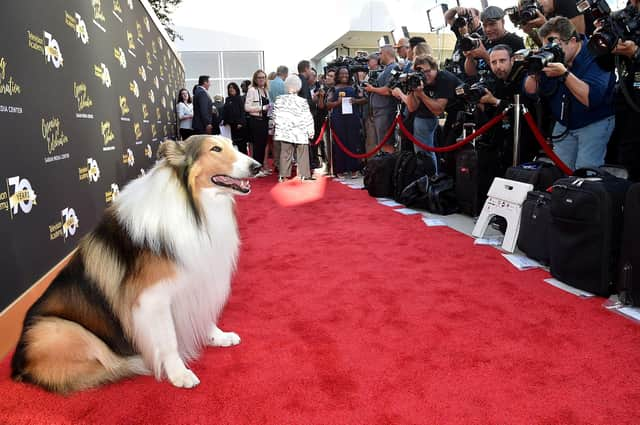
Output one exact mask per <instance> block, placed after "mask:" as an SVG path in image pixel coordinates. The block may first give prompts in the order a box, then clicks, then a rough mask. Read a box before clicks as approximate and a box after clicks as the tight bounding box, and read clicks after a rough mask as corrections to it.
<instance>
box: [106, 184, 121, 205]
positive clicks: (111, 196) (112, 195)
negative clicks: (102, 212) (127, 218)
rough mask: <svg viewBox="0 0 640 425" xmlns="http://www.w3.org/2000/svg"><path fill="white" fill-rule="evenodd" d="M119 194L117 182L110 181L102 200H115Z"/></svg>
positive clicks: (107, 201)
mask: <svg viewBox="0 0 640 425" xmlns="http://www.w3.org/2000/svg"><path fill="white" fill-rule="evenodd" d="M119 194H120V188H119V187H118V185H117V184H115V183H111V187H110V190H109V191H107V192H105V193H104V202H105V203H107V204H109V203H111V202H113V201H115V200H116V198H117V197H118V195H119Z"/></svg>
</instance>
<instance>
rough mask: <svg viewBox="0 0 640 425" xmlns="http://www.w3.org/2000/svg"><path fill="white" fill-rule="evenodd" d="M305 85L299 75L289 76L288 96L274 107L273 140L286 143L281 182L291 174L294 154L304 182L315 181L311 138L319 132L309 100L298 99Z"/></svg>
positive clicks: (279, 98) (277, 101) (285, 87)
mask: <svg viewBox="0 0 640 425" xmlns="http://www.w3.org/2000/svg"><path fill="white" fill-rule="evenodd" d="M301 85H302V83H301V82H300V78H299V77H298V76H297V75H290V76H289V77H287V79H286V80H285V81H284V89H285V92H286V94H283V95H280V96H278V98H277V99H276V103H275V105H274V107H273V116H272V119H273V122H274V124H275V129H274V133H273V140H277V141H280V142H282V145H281V146H282V148H281V150H280V177H279V178H278V181H280V182H283V181H285V179H286V178H288V177H289V176H290V175H291V165H292V163H293V155H294V153H295V155H296V159H297V166H298V176H299V177H300V179H301V180H314V178H313V177H312V176H311V167H310V166H309V139H310V138H312V137H313V134H314V130H315V129H314V125H313V116H312V115H311V111H310V110H309V104H308V103H307V100H306V99H305V98H303V97H300V96H298V92H299V91H300V87H301Z"/></svg>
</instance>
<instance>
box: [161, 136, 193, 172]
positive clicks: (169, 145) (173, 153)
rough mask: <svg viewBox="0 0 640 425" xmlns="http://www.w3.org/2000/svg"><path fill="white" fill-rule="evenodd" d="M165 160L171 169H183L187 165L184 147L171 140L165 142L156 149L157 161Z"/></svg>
mask: <svg viewBox="0 0 640 425" xmlns="http://www.w3.org/2000/svg"><path fill="white" fill-rule="evenodd" d="M162 158H166V159H167V162H168V163H169V164H170V165H171V166H173V167H184V166H185V165H187V156H186V155H185V151H184V145H183V144H182V143H179V142H175V141H173V140H167V141H165V142H164V143H162V144H161V145H160V148H159V149H158V159H162Z"/></svg>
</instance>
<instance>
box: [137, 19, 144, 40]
mask: <svg viewBox="0 0 640 425" xmlns="http://www.w3.org/2000/svg"><path fill="white" fill-rule="evenodd" d="M136 33H137V34H138V40H142V37H144V35H143V34H142V25H140V22H138V21H136Z"/></svg>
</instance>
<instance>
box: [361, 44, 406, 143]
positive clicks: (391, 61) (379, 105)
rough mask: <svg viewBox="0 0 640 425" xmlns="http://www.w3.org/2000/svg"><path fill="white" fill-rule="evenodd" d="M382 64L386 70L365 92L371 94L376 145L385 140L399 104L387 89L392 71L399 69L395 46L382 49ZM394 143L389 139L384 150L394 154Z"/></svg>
mask: <svg viewBox="0 0 640 425" xmlns="http://www.w3.org/2000/svg"><path fill="white" fill-rule="evenodd" d="M380 63H381V64H382V66H384V70H383V71H382V72H381V73H380V74H379V75H378V79H377V81H376V86H375V87H374V86H373V85H371V84H368V85H366V86H365V87H364V90H365V91H366V92H367V93H369V94H370V102H369V108H371V110H370V114H371V116H372V119H373V124H374V130H375V140H376V144H378V143H380V142H381V141H382V140H383V139H384V136H385V135H386V132H387V131H388V130H389V128H390V127H391V124H392V123H393V120H394V119H395V116H396V107H397V102H396V100H395V99H394V98H393V96H391V90H389V87H387V84H388V83H389V79H390V78H391V71H393V70H395V69H396V68H397V67H398V64H397V62H396V53H395V51H394V49H393V46H389V45H387V46H383V47H381V48H380ZM393 143H394V140H393V138H389V141H388V142H387V144H386V145H385V146H384V147H383V150H384V151H385V152H393Z"/></svg>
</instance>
